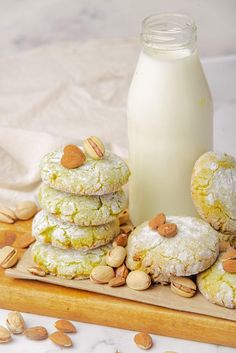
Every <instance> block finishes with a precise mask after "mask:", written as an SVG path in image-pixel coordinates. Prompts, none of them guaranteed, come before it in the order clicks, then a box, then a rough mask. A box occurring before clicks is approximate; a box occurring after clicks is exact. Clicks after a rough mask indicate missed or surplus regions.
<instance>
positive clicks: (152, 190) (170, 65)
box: [128, 50, 212, 225]
mask: <svg viewBox="0 0 236 353" xmlns="http://www.w3.org/2000/svg"><path fill="white" fill-rule="evenodd" d="M128 136H129V164H130V168H131V173H132V175H131V178H130V183H129V190H130V195H129V197H130V199H129V208H130V214H131V219H132V221H133V223H134V224H135V225H137V224H139V223H141V222H143V221H144V220H147V219H150V218H151V217H153V216H154V215H155V214H156V213H158V212H165V213H166V214H168V215H196V211H195V210H194V207H193V204H192V201H191V195H190V179H191V172H192V168H193V164H194V162H195V161H196V159H197V158H198V157H199V156H200V155H201V154H203V153H204V152H206V151H208V150H211V148H212V101H211V95H210V92H209V88H208V85H207V81H206V79H205V76H204V73H203V70H202V66H201V64H200V61H199V57H198V54H197V52H196V50H193V51H191V50H183V51H182V50H181V51H180V50H179V51H178V50H177V51H175V50H174V51H173V50H172V51H163V50H162V51H161V52H160V53H158V52H155V51H154V52H153V51H151V52H150V51H149V52H148V53H147V52H144V51H142V52H141V54H140V57H139V60H138V64H137V68H136V71H135V74H134V77H133V81H132V83H131V87H130V91H129V97H128Z"/></svg>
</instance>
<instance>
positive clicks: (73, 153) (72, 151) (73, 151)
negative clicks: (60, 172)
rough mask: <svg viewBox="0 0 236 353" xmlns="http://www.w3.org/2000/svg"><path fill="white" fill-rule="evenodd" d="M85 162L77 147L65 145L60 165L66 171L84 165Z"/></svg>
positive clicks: (81, 152)
mask: <svg viewBox="0 0 236 353" xmlns="http://www.w3.org/2000/svg"><path fill="white" fill-rule="evenodd" d="M85 160H86V157H85V154H84V153H83V151H82V150H81V149H80V148H79V147H78V146H76V145H67V146H66V147H65V148H64V153H63V155H62V157H61V165H62V166H63V167H64V168H67V169H74V168H78V167H80V166H81V165H82V164H84V162H85Z"/></svg>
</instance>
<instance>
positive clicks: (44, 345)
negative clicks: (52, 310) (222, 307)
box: [0, 310, 235, 353]
mask: <svg viewBox="0 0 236 353" xmlns="http://www.w3.org/2000/svg"><path fill="white" fill-rule="evenodd" d="M7 312H8V311H6V310H0V324H2V323H4V321H5V318H6V315H7ZM23 315H24V318H25V321H26V325H27V326H28V327H32V326H36V325H40V326H44V327H46V328H47V330H48V332H49V334H50V333H52V332H54V331H55V330H54V326H53V325H54V322H55V321H56V319H54V318H49V317H44V316H39V315H31V314H23ZM108 315H112V313H108ZM74 324H75V326H76V327H77V329H78V333H76V334H71V335H70V337H71V339H72V341H73V343H74V346H73V348H61V347H58V346H56V345H55V344H54V343H52V342H51V341H50V340H48V339H47V340H45V341H41V342H35V341H30V340H28V339H27V338H26V337H24V336H23V335H14V336H13V339H12V342H10V343H7V344H2V345H0V352H1V353H21V352H22V353H57V352H71V353H77V352H80V353H116V352H117V351H118V352H119V353H139V352H142V350H140V349H139V348H137V347H136V345H135V344H134V342H133V337H134V335H135V333H136V332H134V331H127V330H120V329H115V328H109V327H103V326H98V325H90V324H84V323H78V322H74ZM152 338H153V347H152V348H151V349H150V350H149V352H150V353H155V352H156V353H164V352H166V351H172V352H176V353H235V348H226V347H222V346H216V345H210V344H204V343H199V342H192V341H185V340H180V339H175V338H169V337H168V338H167V337H163V336H156V335H152Z"/></svg>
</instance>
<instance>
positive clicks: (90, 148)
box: [83, 136, 105, 159]
mask: <svg viewBox="0 0 236 353" xmlns="http://www.w3.org/2000/svg"><path fill="white" fill-rule="evenodd" d="M83 146H84V150H85V152H86V154H87V155H88V156H89V157H91V158H93V159H102V158H103V157H104V154H105V147H104V144H103V143H102V141H101V140H100V139H99V138H98V137H96V136H90V137H88V138H87V139H86V140H84V143H83Z"/></svg>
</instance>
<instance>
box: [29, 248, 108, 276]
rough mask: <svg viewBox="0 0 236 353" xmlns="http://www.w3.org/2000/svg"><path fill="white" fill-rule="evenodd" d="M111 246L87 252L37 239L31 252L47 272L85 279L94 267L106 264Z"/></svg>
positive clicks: (35, 260) (36, 261)
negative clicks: (66, 248) (54, 245)
mask: <svg viewBox="0 0 236 353" xmlns="http://www.w3.org/2000/svg"><path fill="white" fill-rule="evenodd" d="M110 248H111V245H105V246H102V247H100V248H97V249H93V250H89V251H87V252H83V251H77V250H73V249H70V250H62V249H58V248H55V247H53V246H52V245H50V244H43V243H41V242H40V241H37V242H36V243H35V244H34V245H33V247H32V250H31V254H32V257H33V260H34V262H35V263H36V264H37V265H38V266H39V267H40V268H42V269H44V271H45V272H46V273H49V274H52V275H55V276H59V277H65V278H68V279H72V278H77V279H85V278H88V277H89V275H90V273H91V271H92V269H93V268H94V267H96V266H98V265H101V264H105V256H106V254H107V252H108V251H109V250H110Z"/></svg>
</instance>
